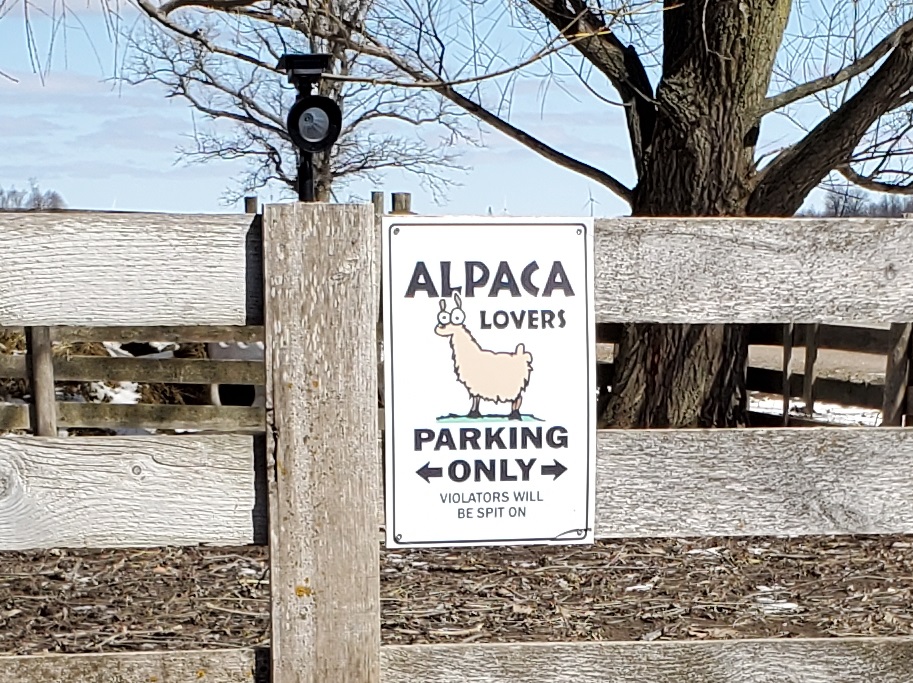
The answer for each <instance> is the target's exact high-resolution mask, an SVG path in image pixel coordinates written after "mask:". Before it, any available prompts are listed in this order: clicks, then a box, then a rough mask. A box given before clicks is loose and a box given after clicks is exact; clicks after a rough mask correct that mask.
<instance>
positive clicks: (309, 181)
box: [298, 152, 317, 202]
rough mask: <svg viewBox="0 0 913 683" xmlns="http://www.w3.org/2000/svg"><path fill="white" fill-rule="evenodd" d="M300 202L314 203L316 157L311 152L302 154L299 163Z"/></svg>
mask: <svg viewBox="0 0 913 683" xmlns="http://www.w3.org/2000/svg"><path fill="white" fill-rule="evenodd" d="M298 201H299V202H314V201H317V200H316V198H315V196H314V156H313V155H312V154H311V153H310V152H301V160H300V161H299V162H298Z"/></svg>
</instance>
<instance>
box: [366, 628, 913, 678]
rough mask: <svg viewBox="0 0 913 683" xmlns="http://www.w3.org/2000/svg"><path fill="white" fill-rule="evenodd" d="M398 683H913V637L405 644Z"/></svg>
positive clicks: (399, 652) (398, 656) (388, 672)
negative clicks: (912, 678)
mask: <svg viewBox="0 0 913 683" xmlns="http://www.w3.org/2000/svg"><path fill="white" fill-rule="evenodd" d="M381 655H382V657H383V673H384V680H390V681H396V683H546V682H548V683H643V682H644V681H650V682H651V683H682V682H683V681H688V683H762V682H764V683H767V682H773V681H777V682H780V681H784V682H786V681H802V683H834V681H840V683H871V681H878V683H909V681H910V661H911V660H913V638H905V637H896V638H827V639H825V638H820V639H818V638H815V639H812V638H809V639H802V638H790V639H782V640H766V639H765V640H725V641H724V640H715V641H714V640H711V641H700V642H697V641H656V642H652V643H632V642H600V643H515V644H514V643H511V644H474V645H397V646H388V647H384V648H382V649H381Z"/></svg>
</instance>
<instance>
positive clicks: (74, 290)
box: [0, 212, 263, 326]
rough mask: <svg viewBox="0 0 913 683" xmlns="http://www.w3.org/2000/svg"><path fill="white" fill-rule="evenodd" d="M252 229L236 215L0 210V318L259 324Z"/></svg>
mask: <svg viewBox="0 0 913 683" xmlns="http://www.w3.org/2000/svg"><path fill="white" fill-rule="evenodd" d="M261 235H262V230H261V229H260V225H259V219H258V218H254V219H253V220H252V218H251V216H244V215H243V214H241V215H237V214H236V215H202V214H201V215H169V214H144V213H114V212H111V213H103V212H92V213H85V214H82V213H9V214H0V263H3V268H2V269H0V325H4V326H51V325H119V326H123V325H181V324H185V325H186V324H193V325H247V324H252V325H259V324H262V322H263V320H262V312H263V295H262V294H263V284H262V282H263V270H262V256H261V254H262V239H261Z"/></svg>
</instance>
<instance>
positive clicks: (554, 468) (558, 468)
mask: <svg viewBox="0 0 913 683" xmlns="http://www.w3.org/2000/svg"><path fill="white" fill-rule="evenodd" d="M554 463H555V464H554V465H543V466H542V476H543V477H547V476H548V475H550V474H553V475H555V479H557V478H558V477H560V476H561V475H562V474H564V473H565V472H567V467H565V466H564V465H562V464H561V463H560V462H558V461H557V460H555V461H554ZM552 481H554V479H553V480H552Z"/></svg>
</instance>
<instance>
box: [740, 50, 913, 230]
mask: <svg viewBox="0 0 913 683" xmlns="http://www.w3.org/2000/svg"><path fill="white" fill-rule="evenodd" d="M911 87H913V32H910V33H907V34H905V35H904V36H903V39H902V40H901V41H900V42H899V43H898V44H897V46H896V47H895V48H894V50H893V51H892V52H891V54H890V55H889V56H888V58H887V59H886V60H885V61H884V63H883V64H882V65H881V67H880V68H879V69H878V70H877V71H876V72H875V73H874V74H872V76H871V77H870V78H869V80H868V81H867V82H866V83H865V85H863V86H862V87H861V88H860V89H859V90H858V91H857V92H856V93H855V94H854V95H853V96H852V97H850V98H849V99H848V100H846V102H844V103H843V104H842V105H841V106H840V107H839V108H838V109H837V110H835V111H834V112H833V113H831V114H830V115H829V116H828V117H827V118H825V119H824V120H823V121H822V122H821V123H819V124H818V125H817V126H815V128H813V129H812V130H811V132H809V133H808V134H807V135H806V136H805V137H804V138H803V139H802V140H801V141H800V142H798V143H797V144H795V145H793V146H792V147H790V148H789V149H787V150H785V151H784V152H782V153H781V154H780V155H779V156H777V158H776V159H774V160H773V161H772V162H771V164H770V165H769V166H768V167H767V168H765V169H764V170H763V171H762V172H761V173H760V174H759V176H758V182H757V184H756V186H755V189H754V191H753V192H752V193H751V196H750V197H749V199H748V203H747V207H746V210H747V213H748V215H751V216H770V215H773V216H790V215H793V214H794V213H795V212H796V211H798V209H799V208H800V207H801V205H802V201H803V200H804V199H805V197H806V196H807V195H808V193H809V192H811V191H812V190H813V189H814V188H815V186H816V185H817V184H818V183H819V182H821V179H822V178H824V177H825V176H826V175H827V174H828V173H829V172H830V171H831V170H833V169H835V168H837V167H839V166H843V165H845V164H846V162H847V160H848V159H849V158H850V156H851V154H852V152H853V150H854V149H855V148H856V146H857V145H858V144H859V142H860V140H862V138H863V136H864V135H865V134H866V131H868V129H869V128H870V127H871V126H872V124H874V123H875V122H876V121H877V120H878V119H879V118H880V117H881V116H883V115H884V114H886V113H887V112H889V111H891V110H892V109H894V108H895V107H896V106H897V103H898V102H901V101H903V99H904V98H905V97H906V95H907V92H908V91H909V90H910V88H911Z"/></svg>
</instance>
